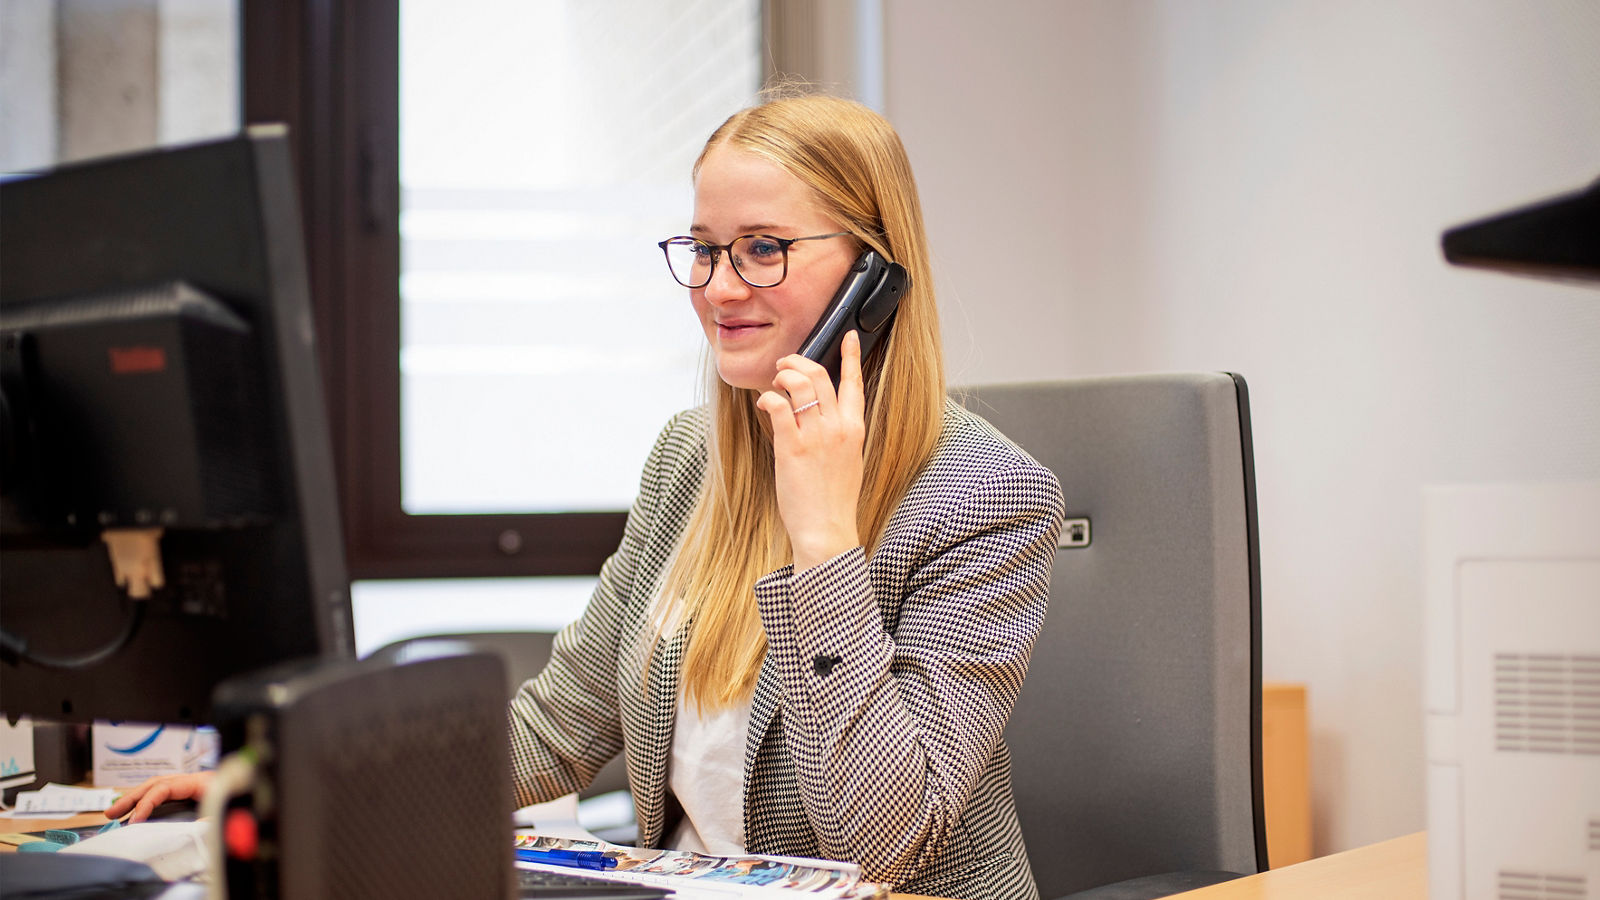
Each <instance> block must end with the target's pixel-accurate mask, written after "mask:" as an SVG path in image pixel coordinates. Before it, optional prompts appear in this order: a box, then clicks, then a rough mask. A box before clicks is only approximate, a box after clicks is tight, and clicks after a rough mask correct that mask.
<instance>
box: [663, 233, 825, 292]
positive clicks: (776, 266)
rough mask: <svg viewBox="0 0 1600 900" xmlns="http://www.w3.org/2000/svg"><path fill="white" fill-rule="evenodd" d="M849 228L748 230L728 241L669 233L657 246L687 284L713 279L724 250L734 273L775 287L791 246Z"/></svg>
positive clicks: (675, 275)
mask: <svg viewBox="0 0 1600 900" xmlns="http://www.w3.org/2000/svg"><path fill="white" fill-rule="evenodd" d="M849 236H850V232H848V231H835V232H833V233H832V234H813V235H809V236H807V237H797V238H781V237H773V236H772V235H770V234H746V235H741V236H739V237H736V238H734V239H733V240H731V241H729V242H728V243H726V244H713V243H710V242H708V241H702V240H700V239H699V238H695V237H689V236H688V235H678V236H677V237H669V238H667V239H666V240H664V241H662V242H661V243H659V244H657V245H656V246H658V247H660V248H661V252H662V253H664V254H666V257H667V268H668V269H669V270H670V271H671V272H672V277H673V278H675V279H677V282H678V283H679V284H681V285H683V286H684V287H686V288H703V287H705V286H706V285H707V284H710V283H711V275H712V273H713V272H715V271H716V268H717V258H718V257H720V256H721V255H722V254H723V253H724V252H726V253H727V254H728V261H729V262H731V263H733V271H734V274H736V275H738V276H739V278H740V280H742V281H743V282H744V283H745V284H748V285H750V286H751V287H755V288H769V287H776V286H777V285H778V284H780V283H782V281H783V279H784V278H785V277H786V276H787V275H788V274H789V247H790V246H791V245H793V244H798V243H800V242H801V241H820V240H822V239H824V238H836V237H849Z"/></svg>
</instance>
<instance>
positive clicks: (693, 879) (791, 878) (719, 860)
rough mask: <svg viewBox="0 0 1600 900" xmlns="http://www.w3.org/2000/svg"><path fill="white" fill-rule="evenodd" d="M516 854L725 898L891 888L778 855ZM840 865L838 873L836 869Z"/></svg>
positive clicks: (615, 847)
mask: <svg viewBox="0 0 1600 900" xmlns="http://www.w3.org/2000/svg"><path fill="white" fill-rule="evenodd" d="M516 845H517V848H518V849H532V850H571V851H578V852H594V853H601V854H603V855H604V856H605V857H607V858H608V859H613V860H616V865H614V866H612V865H610V864H607V867H606V868H605V869H604V870H603V871H597V872H595V873H594V874H596V875H603V876H604V877H606V878H621V879H626V880H629V881H641V882H645V883H647V884H654V885H658V886H661V887H666V888H672V889H673V890H676V891H678V892H680V893H690V892H699V891H700V890H704V891H706V892H708V893H723V894H730V895H740V896H748V897H768V898H775V897H776V896H777V894H776V893H775V892H780V891H781V892H782V893H784V894H788V895H791V896H792V895H794V894H797V893H803V894H809V895H812V896H816V897H824V898H830V900H886V898H887V897H888V896H889V888H888V886H887V885H882V884H876V883H874V882H870V881H866V880H863V879H862V877H861V872H860V869H859V867H857V866H854V865H851V864H848V863H831V862H827V861H824V860H812V859H799V858H791V857H778V856H755V855H751V856H709V855H707V854H704V853H691V852H689V851H687V850H647V849H642V848H639V847H625V846H623V845H621V844H612V843H608V842H606V841H599V840H579V839H575V838H566V837H552V836H549V835H535V834H519V835H517V838H516ZM834 866H837V868H834Z"/></svg>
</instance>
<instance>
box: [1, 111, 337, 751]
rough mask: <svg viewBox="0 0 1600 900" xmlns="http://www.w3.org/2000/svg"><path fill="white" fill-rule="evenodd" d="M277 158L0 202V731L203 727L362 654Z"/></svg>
mask: <svg viewBox="0 0 1600 900" xmlns="http://www.w3.org/2000/svg"><path fill="white" fill-rule="evenodd" d="M286 138H287V135H286V130H285V129H284V128H283V127H282V126H261V127H252V128H250V129H249V130H247V131H246V132H245V133H244V134H242V135H240V136H238V137H235V138H230V139H226V140H221V141H215V142H208V143H203V144H196V145H192V146H185V147H178V148H166V149H158V150H153V151H149V152H143V153H137V154H133V155H128V156H120V157H115V158H109V159H103V160H96V161H91V162H85V163H79V164H71V165H66V166H62V167H60V168H57V169H54V170H51V171H48V172H43V173H37V174H32V175H26V176H18V177H8V178H7V179H6V180H5V181H4V182H3V183H0V424H3V440H0V444H3V446H0V449H3V459H0V637H3V646H0V655H3V662H0V711H4V712H5V713H6V714H7V715H8V716H11V717H15V716H18V715H21V714H31V715H34V716H40V717H47V718H51V719H58V720H68V721H86V720H91V719H96V718H107V719H117V720H130V721H149V722H172V723H181V722H196V723H199V722H205V721H207V720H208V717H209V716H210V714H211V692H212V688H213V687H214V686H215V685H216V684H217V683H218V682H220V681H222V680H223V679H226V678H228V677H230V676H233V675H236V674H240V673H244V672H247V671H251V670H255V669H258V668H261V667H263V666H267V665H269V664H273V663H278V662H281V661H284V660H288V659H294V658H304V657H328V658H353V657H354V655H355V649H354V646H355V645H354V640H353V638H352V633H351V616H350V592H349V580H348V577H347V574H346V570H345V564H344V555H343V547H342V534H341V530H340V525H339V514H338V507H337V492H336V490H335V482H334V470H333V457H332V452H331V449H330V445H329V436H328V428H327V424H326V418H325V415H324V406H323V400H322V392H321V391H322V388H321V382H320V381H319V377H318V374H317V357H316V349H315V346H314V343H313V337H312V318H311V309H310V304H309V300H308V290H307V282H306V271H305V259H304V249H303V246H302V237H301V229H300V218H299V212H298V209H297V204H296V202H295V197H296V191H295V184H294V179H293V176H292V173H291V170H290V154H289V146H288V143H287V139H286ZM118 554H121V555H123V556H124V557H125V559H124V561H123V562H121V563H118V564H114V563H113V561H112V560H113V557H114V556H115V555H118ZM157 564H159V565H157ZM124 578H126V580H127V583H126V585H125V586H123V587H118V586H117V585H116V584H115V582H116V581H117V580H121V579H124ZM140 595H145V596H143V597H141V596H140Z"/></svg>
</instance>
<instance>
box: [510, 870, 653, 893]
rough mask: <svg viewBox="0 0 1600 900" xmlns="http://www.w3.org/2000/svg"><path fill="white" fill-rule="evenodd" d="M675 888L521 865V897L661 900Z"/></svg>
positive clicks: (519, 883)
mask: <svg viewBox="0 0 1600 900" xmlns="http://www.w3.org/2000/svg"><path fill="white" fill-rule="evenodd" d="M671 894H672V891H670V890H668V889H667V888H663V887H654V886H651V885H648V884H639V883H638V882H636V881H622V880H620V879H616V878H606V877H605V876H603V875H588V874H581V873H579V872H576V871H571V872H568V871H559V872H553V871H550V870H549V869H524V868H521V867H520V866H519V867H518V868H517V896H518V897H519V898H523V900H529V898H543V897H550V898H559V897H593V898H596V900H660V898H662V897H667V896H670V895H671Z"/></svg>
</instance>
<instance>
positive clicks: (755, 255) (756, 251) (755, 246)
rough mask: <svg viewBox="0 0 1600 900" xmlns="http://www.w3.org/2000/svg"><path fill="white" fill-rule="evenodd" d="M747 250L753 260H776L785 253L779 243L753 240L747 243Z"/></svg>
mask: <svg viewBox="0 0 1600 900" xmlns="http://www.w3.org/2000/svg"><path fill="white" fill-rule="evenodd" d="M745 250H746V252H748V253H749V254H750V258H751V259H759V260H767V259H774V258H776V257H778V256H780V255H782V253H783V245H782V244H779V243H778V242H777V241H764V240H752V241H746V242H745Z"/></svg>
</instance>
